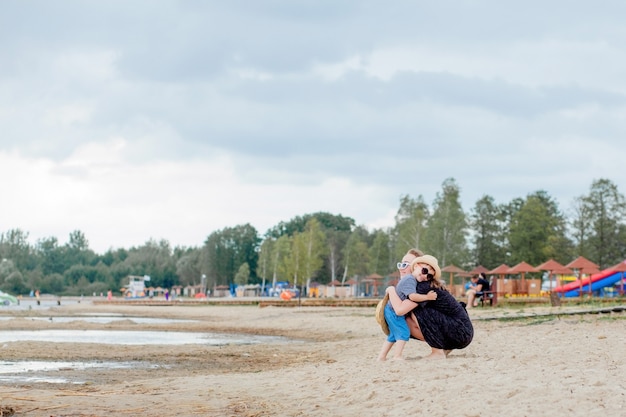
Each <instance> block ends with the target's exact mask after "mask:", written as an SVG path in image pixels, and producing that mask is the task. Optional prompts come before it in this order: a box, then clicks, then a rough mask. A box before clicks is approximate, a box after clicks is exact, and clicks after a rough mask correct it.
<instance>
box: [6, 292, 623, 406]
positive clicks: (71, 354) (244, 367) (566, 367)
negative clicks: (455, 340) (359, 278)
mask: <svg viewBox="0 0 626 417" xmlns="http://www.w3.org/2000/svg"><path fill="white" fill-rule="evenodd" d="M577 310H581V309H580V308H576V307H563V308H548V307H533V308H526V309H501V308H494V309H491V308H484V309H482V308H480V309H474V310H471V311H470V315H471V317H472V319H473V321H474V326H475V338H474V341H473V342H472V344H471V345H470V346H469V347H468V348H466V349H464V350H461V351H454V352H452V354H451V355H450V356H449V358H448V359H447V360H443V361H428V360H424V359H423V358H424V357H425V356H427V355H428V353H429V349H428V347H427V346H426V345H425V344H424V343H422V342H417V341H410V342H409V343H408V345H407V347H406V349H405V357H406V360H405V361H402V362H393V361H387V362H377V361H376V356H377V354H378V351H379V349H380V346H381V344H382V343H383V340H384V337H383V334H382V332H381V331H380V328H379V327H378V325H377V323H376V321H375V319H374V317H373V314H374V308H363V307H357V308H355V307H295V308H291V307H290V308H285V307H265V308H259V307H256V306H191V307H187V306H180V305H177V306H157V307H151V306H125V305H92V304H90V303H81V304H72V305H62V306H59V307H52V308H50V309H48V310H37V311H24V312H21V313H17V312H6V311H2V313H3V314H5V315H6V314H9V315H16V314H17V315H21V317H20V318H17V319H12V320H2V321H0V329H2V330H10V329H19V330H34V329H72V330H77V329H100V330H102V329H105V330H106V329H109V330H136V331H142V330H153V331H154V330H156V331H167V332H168V333H167V334H166V337H173V338H174V337H176V332H183V331H184V332H232V333H248V334H262V335H279V336H286V337H289V338H292V339H294V340H296V341H295V342H293V343H277V344H276V343H272V344H260V345H227V346H209V345H197V344H193V345H149V346H135V345H105V344H98V343H88V344H85V343H45V342H28V341H20V342H8V343H4V344H3V345H2V346H0V352H1V353H2V356H1V358H2V360H3V361H26V360H32V361H70V362H76V361H79V362H80V361H85V362H93V361H105V362H109V361H114V362H131V363H136V364H137V366H135V367H129V368H123V369H106V368H105V369H103V368H95V369H81V370H79V369H73V368H71V367H70V368H62V369H59V370H57V371H51V372H50V373H47V375H48V376H50V377H54V376H58V377H59V378H62V379H64V380H66V381H68V382H67V383H62V384H52V383H44V382H29V383H25V382H2V383H0V405H1V406H2V407H3V410H4V411H5V415H7V414H8V412H9V411H10V410H11V409H12V410H14V411H16V415H23V416H59V417H60V416H109V415H116V416H124V415H128V416H166V415H176V416H193V415H200V416H249V417H251V416H309V415H319V416H334V415H337V416H339V415H341V416H359V417H362V416H369V415H382V416H406V415H415V414H416V413H418V414H419V415H429V416H455V415H456V416H490V415H493V416H495V415H507V417H522V416H547V415H563V414H566V415H570V416H581V417H582V416H595V415H597V416H621V415H626V410H625V408H626V382H624V375H626V365H625V357H626V355H625V350H624V346H626V313H623V312H621V313H620V312H617V313H605V314H580V315H577V314H565V313H568V312H574V311H577ZM583 310H584V309H583ZM94 313H99V314H120V313H121V314H126V315H127V316H133V317H139V316H142V317H159V318H171V319H176V318H177V319H191V320H197V321H194V322H184V323H153V324H146V323H141V324H138V323H135V322H133V321H132V320H129V319H128V318H124V317H120V319H119V320H114V321H112V322H109V323H104V324H103V323H90V322H86V321H73V322H55V321H54V316H63V317H67V316H72V315H75V316H81V315H90V314H94ZM547 313H561V315H551V316H543V315H542V314H547ZM524 315H531V316H533V317H529V318H524V319H517V318H519V317H521V316H524ZM33 316H39V317H41V316H46V317H47V316H49V317H51V318H52V320H33ZM496 317H499V318H500V319H499V320H495V318H496ZM71 381H80V383H72V382H71ZM0 415H2V414H1V413H0Z"/></svg>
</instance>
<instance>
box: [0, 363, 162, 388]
mask: <svg viewBox="0 0 626 417" xmlns="http://www.w3.org/2000/svg"><path fill="white" fill-rule="evenodd" d="M139 367H145V368H157V367H159V365H151V364H147V363H137V362H134V363H131V362H48V361H19V362H8V361H0V382H47V383H50V384H64V383H68V382H70V381H69V380H68V379H66V378H60V377H52V376H50V377H48V376H45V375H43V374H45V372H52V371H65V370H73V371H75V370H79V371H80V370H85V369H98V368H106V369H125V368H139ZM21 374H28V375H21ZM71 382H72V383H74V384H82V383H84V381H71Z"/></svg>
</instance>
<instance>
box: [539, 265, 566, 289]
mask: <svg viewBox="0 0 626 417" xmlns="http://www.w3.org/2000/svg"><path fill="white" fill-rule="evenodd" d="M537 269H539V270H541V271H548V282H549V283H550V291H552V279H550V276H551V275H552V274H554V273H555V272H554V271H557V270H558V271H566V270H567V271H569V272H562V274H568V273H571V272H572V270H571V269H569V268H566V267H565V265H563V264H560V263H558V262H557V261H555V260H554V259H549V260H547V261H545V262H544V263H542V264H541V265H537Z"/></svg>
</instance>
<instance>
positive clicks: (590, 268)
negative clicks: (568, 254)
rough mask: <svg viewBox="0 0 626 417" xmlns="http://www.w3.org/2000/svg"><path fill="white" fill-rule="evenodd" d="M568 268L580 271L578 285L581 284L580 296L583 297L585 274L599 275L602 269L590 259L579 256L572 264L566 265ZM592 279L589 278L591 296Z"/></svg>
mask: <svg viewBox="0 0 626 417" xmlns="http://www.w3.org/2000/svg"><path fill="white" fill-rule="evenodd" d="M565 266H566V267H567V268H571V269H578V271H579V277H578V284H579V293H578V294H579V296H580V297H582V296H583V274H589V275H590V274H597V273H598V272H600V269H599V268H600V267H599V266H598V265H597V264H595V263H593V262H591V261H590V260H589V259H587V258H585V257H584V256H579V257H578V258H576V259H574V260H573V261H572V262H570V263H568V264H567V265H565ZM591 292H592V291H591V277H590V278H589V295H591Z"/></svg>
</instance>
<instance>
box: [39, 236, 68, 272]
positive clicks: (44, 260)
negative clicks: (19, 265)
mask: <svg viewBox="0 0 626 417" xmlns="http://www.w3.org/2000/svg"><path fill="white" fill-rule="evenodd" d="M35 250H36V253H37V254H38V256H39V258H40V259H41V262H40V264H41V270H42V271H43V273H44V275H49V274H63V272H65V269H66V265H65V262H64V261H65V256H64V254H63V249H62V248H61V247H60V246H59V241H58V240H57V238H56V237H47V238H43V239H40V240H38V241H37V245H36V248H35Z"/></svg>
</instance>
